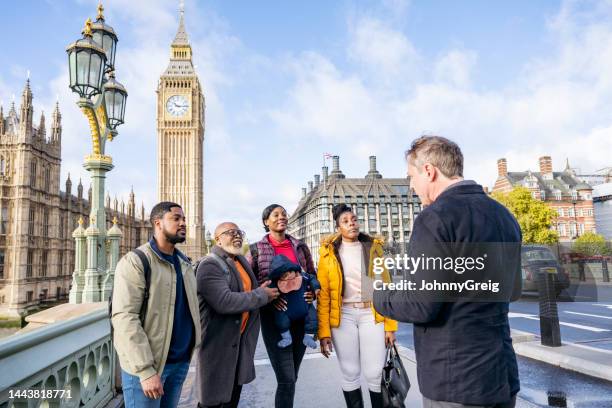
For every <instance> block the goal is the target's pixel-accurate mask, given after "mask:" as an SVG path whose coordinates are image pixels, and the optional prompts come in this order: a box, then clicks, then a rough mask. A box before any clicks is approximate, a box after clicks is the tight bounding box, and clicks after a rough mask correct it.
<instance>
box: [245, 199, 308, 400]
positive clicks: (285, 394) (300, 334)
mask: <svg viewBox="0 0 612 408" xmlns="http://www.w3.org/2000/svg"><path fill="white" fill-rule="evenodd" d="M261 219H262V222H263V225H264V229H265V230H266V232H267V234H266V235H264V237H263V238H262V239H261V240H260V241H259V242H256V243H255V244H252V245H251V247H250V257H249V256H247V257H248V258H249V261H250V263H251V268H252V269H253V272H255V275H256V276H257V279H258V280H259V282H260V283H261V282H264V281H266V280H267V279H268V274H269V272H270V263H271V262H272V258H273V257H274V256H275V255H284V256H286V257H287V258H288V259H289V260H290V261H291V262H293V263H297V264H299V265H300V266H301V267H302V269H303V270H304V272H306V273H308V274H311V275H313V276H316V271H315V268H314V264H313V262H312V256H311V254H310V250H309V249H308V246H307V245H306V244H305V243H303V242H302V241H300V240H298V239H296V238H294V237H292V236H290V235H289V234H287V233H286V231H287V224H288V222H289V217H288V216H287V211H286V210H285V209H284V208H283V206H281V205H279V204H271V205H269V206H267V207H266V208H265V209H264V211H263V214H262V217H261ZM304 297H305V298H306V300H307V301H309V302H312V301H313V299H314V294H313V293H312V292H306V294H305V296H304ZM282 302H283V301H282V300H279V301H277V302H274V303H273V304H269V305H266V306H264V307H262V308H261V310H260V315H261V333H262V336H263V339H264V343H265V345H266V350H267V351H268V356H269V358H270V363H271V364H272V368H273V369H274V373H275V374H276V378H277V380H278V386H277V388H276V396H275V399H274V406H275V407H276V408H291V407H293V398H294V395H295V382H296V380H297V377H298V371H299V369H300V364H301V363H302V359H303V358H304V353H305V351H306V346H305V345H304V344H303V339H304V321H303V320H301V321H294V322H292V323H291V328H290V332H291V338H292V339H293V341H292V344H291V345H290V346H288V347H285V348H279V347H278V345H277V344H278V342H279V341H280V340H281V334H280V331H279V329H278V328H277V327H276V325H275V324H274V307H276V308H277V309H279V310H283V309H285V305H284V304H283V303H282Z"/></svg>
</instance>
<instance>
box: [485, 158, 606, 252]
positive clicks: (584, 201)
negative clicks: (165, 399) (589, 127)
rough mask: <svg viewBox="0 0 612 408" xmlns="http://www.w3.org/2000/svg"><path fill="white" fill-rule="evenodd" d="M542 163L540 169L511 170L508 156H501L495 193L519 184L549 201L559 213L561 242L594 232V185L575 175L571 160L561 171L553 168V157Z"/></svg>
mask: <svg viewBox="0 0 612 408" xmlns="http://www.w3.org/2000/svg"><path fill="white" fill-rule="evenodd" d="M539 163H540V169H539V170H540V171H539V172H534V171H530V170H527V171H523V172H509V171H508V162H507V161H506V159H499V160H498V161H497V181H496V182H495V186H494V187H493V192H496V191H500V192H508V191H511V190H512V189H513V188H514V187H519V186H521V187H525V188H527V189H529V190H530V191H531V194H532V195H533V197H534V198H536V199H538V200H542V201H544V202H546V204H548V205H549V206H550V207H552V208H553V209H554V210H555V212H556V213H557V218H556V219H555V221H554V228H555V229H556V230H557V232H558V233H559V238H560V240H561V241H570V240H572V239H574V238H576V237H578V236H580V235H582V234H583V233H585V232H587V231H593V232H595V217H594V215H593V188H592V187H591V186H590V185H588V184H586V183H583V182H581V181H580V180H579V179H578V178H576V173H575V172H574V171H573V170H572V169H571V168H570V166H569V162H568V163H567V164H566V166H565V170H563V171H560V172H557V171H553V166H552V159H551V158H550V156H542V157H540V159H539Z"/></svg>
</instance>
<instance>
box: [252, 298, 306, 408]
mask: <svg viewBox="0 0 612 408" xmlns="http://www.w3.org/2000/svg"><path fill="white" fill-rule="evenodd" d="M274 310H275V309H274V306H272V305H267V306H264V307H262V308H261V309H260V316H261V334H262V337H263V340H264V344H265V345H266V350H267V351H268V358H269V359H270V364H271V365H272V368H273V369H274V374H276V382H277V384H278V385H277V387H276V396H275V398H274V406H275V407H276V408H291V407H293V397H294V396H295V382H296V381H297V378H298V371H299V370H300V364H301V363H302V359H303V358H304V353H305V352H306V346H305V345H304V344H303V343H302V341H303V339H304V320H295V321H293V322H291V327H290V328H289V331H290V332H291V337H292V339H293V343H292V344H291V345H290V346H289V347H286V348H280V347H278V345H277V343H278V342H279V340H280V339H281V335H280V330H279V329H278V328H277V327H276V324H275V318H274Z"/></svg>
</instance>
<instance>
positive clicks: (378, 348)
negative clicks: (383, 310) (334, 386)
mask: <svg viewBox="0 0 612 408" xmlns="http://www.w3.org/2000/svg"><path fill="white" fill-rule="evenodd" d="M332 343H333V344H334V349H335V350H336V356H337V357H338V362H339V363H340V371H342V376H343V380H342V389H343V390H344V391H353V390H356V389H358V388H359V387H360V386H361V373H362V371H363V376H364V377H365V379H366V381H367V383H368V388H369V389H370V391H374V392H380V380H381V378H382V369H383V366H384V364H385V355H386V348H385V325H384V323H378V324H377V323H376V321H375V320H374V313H372V308H369V307H368V308H365V309H357V308H353V307H344V306H343V307H342V316H341V318H340V327H337V328H332Z"/></svg>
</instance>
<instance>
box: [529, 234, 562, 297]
mask: <svg viewBox="0 0 612 408" xmlns="http://www.w3.org/2000/svg"><path fill="white" fill-rule="evenodd" d="M521 273H522V278H523V291H537V290H538V279H539V277H540V274H543V273H552V274H554V275H555V278H556V279H555V282H556V285H555V291H556V294H557V296H559V294H560V293H561V291H563V289H567V288H568V287H569V285H570V280H569V274H568V273H567V271H566V270H565V269H564V268H563V267H562V266H561V264H559V261H558V260H557V257H556V256H555V255H554V254H553V253H552V251H551V250H550V249H549V248H548V247H546V246H543V245H523V246H522V248H521Z"/></svg>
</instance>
